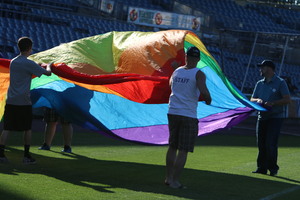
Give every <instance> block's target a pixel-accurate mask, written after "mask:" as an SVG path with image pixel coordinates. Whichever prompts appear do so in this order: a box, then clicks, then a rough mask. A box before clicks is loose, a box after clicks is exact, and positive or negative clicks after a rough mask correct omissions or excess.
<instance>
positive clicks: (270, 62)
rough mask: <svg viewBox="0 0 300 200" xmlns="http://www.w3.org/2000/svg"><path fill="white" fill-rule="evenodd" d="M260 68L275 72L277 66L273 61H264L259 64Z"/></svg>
mask: <svg viewBox="0 0 300 200" xmlns="http://www.w3.org/2000/svg"><path fill="white" fill-rule="evenodd" d="M257 66H258V67H264V66H267V67H271V68H272V69H273V70H275V64H274V63H273V62H272V61H271V60H264V61H262V62H261V63H258V64H257Z"/></svg>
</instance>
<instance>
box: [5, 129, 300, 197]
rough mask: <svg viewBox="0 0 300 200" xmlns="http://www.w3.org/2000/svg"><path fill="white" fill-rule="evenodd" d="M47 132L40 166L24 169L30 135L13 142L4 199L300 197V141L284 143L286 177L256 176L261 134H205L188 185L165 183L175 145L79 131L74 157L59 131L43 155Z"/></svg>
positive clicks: (186, 176)
mask: <svg viewBox="0 0 300 200" xmlns="http://www.w3.org/2000/svg"><path fill="white" fill-rule="evenodd" d="M42 138H43V135H42V133H41V132H40V133H37V132H34V133H33V144H32V148H31V152H32V154H33V156H34V157H35V158H36V159H37V161H38V163H37V164H36V165H23V164H22V163H21V159H22V155H23V147H22V145H21V144H22V136H21V135H20V134H18V133H12V134H11V135H10V137H9V140H8V145H7V146H8V150H7V152H6V156H7V157H8V159H9V160H10V162H9V163H8V164H0V199H1V200H12V199H18V200H23V199H24V200H25V199H28V200H33V199H37V200H48V199H49V200H50V199H51V200H56V199H63V200H68V199H70V200H75V199H80V200H82V199H84V200H85V199H88V200H89V199H105V200H107V199H139V200H143V199H145V200H148V199H153V200H154V199H172V200H173V199H201V200H202V199H203V200H223V199H224V200H228V199H238V200H255V199H258V200H260V199H264V200H269V199H276V200H279V199H281V200H292V199H295V200H299V199H300V168H299V165H300V148H299V145H300V137H297V136H287V135H283V136H281V138H280V147H279V162H278V163H279V165H280V167H281V169H280V171H279V174H278V176H276V177H271V176H269V175H260V174H252V173H251V171H253V170H254V169H255V168H256V155H257V148H256V144H255V136H254V135H249V134H248V135H233V134H221V133H218V134H211V135H206V136H202V137H199V138H198V140H197V145H196V148H195V152H194V153H192V154H189V157H188V160H187V164H186V168H185V169H184V171H183V174H182V183H183V184H185V185H186V186H187V189H172V188H169V187H167V186H165V185H164V184H163V180H164V174H165V153H166V150H167V146H143V145H138V144H132V143H128V142H124V141H118V140H113V139H110V138H106V137H103V136H101V135H100V134H98V133H93V132H87V133H84V132H80V133H78V132H75V133H74V139H73V154H62V153H60V150H61V146H62V135H61V133H57V135H56V137H55V140H54V142H53V146H52V149H51V151H41V150H38V149H37V148H38V146H39V145H40V144H41V143H42Z"/></svg>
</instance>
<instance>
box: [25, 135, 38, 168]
mask: <svg viewBox="0 0 300 200" xmlns="http://www.w3.org/2000/svg"><path fill="white" fill-rule="evenodd" d="M30 144H31V130H27V131H25V132H24V158H23V163H24V164H35V163H36V161H35V159H34V158H32V157H31V155H30V153H29V150H30Z"/></svg>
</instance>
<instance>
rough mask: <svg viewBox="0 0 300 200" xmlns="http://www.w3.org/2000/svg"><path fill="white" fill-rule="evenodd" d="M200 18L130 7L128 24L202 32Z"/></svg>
mask: <svg viewBox="0 0 300 200" xmlns="http://www.w3.org/2000/svg"><path fill="white" fill-rule="evenodd" d="M200 20H201V19H200V17H195V16H192V15H181V14H175V13H169V12H161V11H157V10H148V9H143V8H136V7H129V9H128V18H127V21H128V22H132V23H135V24H140V25H145V26H153V27H158V28H178V29H188V30H193V31H200Z"/></svg>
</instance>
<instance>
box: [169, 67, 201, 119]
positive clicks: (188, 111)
mask: <svg viewBox="0 0 300 200" xmlns="http://www.w3.org/2000/svg"><path fill="white" fill-rule="evenodd" d="M198 71H199V69H198V68H192V69H186V68H184V67H179V68H177V69H176V70H175V71H174V72H173V74H172V77H171V79H172V84H171V89H172V93H171V95H170V99H169V112H168V113H169V114H173V115H182V116H186V117H192V118H197V106H198V99H199V96H200V91H199V89H198V88H197V83H196V74H197V72H198Z"/></svg>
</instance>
